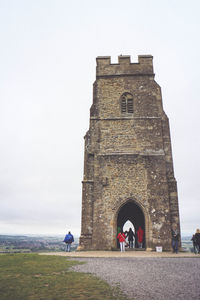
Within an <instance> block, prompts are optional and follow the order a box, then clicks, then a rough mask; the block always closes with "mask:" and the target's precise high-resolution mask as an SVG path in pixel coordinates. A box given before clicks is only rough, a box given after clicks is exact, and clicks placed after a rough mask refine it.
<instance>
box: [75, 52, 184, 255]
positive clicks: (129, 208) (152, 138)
mask: <svg viewBox="0 0 200 300" xmlns="http://www.w3.org/2000/svg"><path fill="white" fill-rule="evenodd" d="M152 60H153V57H152V56H151V55H139V56H138V63H131V62H130V56H119V57H118V63H117V64H111V60H110V56H103V57H97V59H96V61H97V67H96V81H95V82H94V86H93V104H92V106H91V109H90V127H89V130H88V132H87V133H86V135H85V156H84V157H85V159H84V177H83V182H82V183H83V188H82V230H81V237H80V246H79V249H80V250H81V249H82V250H88V249H91V250H92V249H93V250H95V249H96V250H101V249H107V250H109V249H113V248H116V247H117V239H116V236H117V230H119V228H123V226H124V224H125V223H126V221H128V220H129V221H130V222H131V223H132V224H133V226H134V229H135V231H137V230H138V227H139V226H141V227H142V228H143V230H144V240H143V248H146V249H155V247H156V246H159V245H160V246H162V247H163V249H164V250H169V249H170V248H171V228H172V225H173V224H176V226H178V228H179V229H180V224H179V209H178V197H177V185H176V180H175V178H174V171H173V161H172V152H171V141H170V131H169V123H168V118H167V116H166V114H165V112H164V111H163V106H162V96H161V88H160V86H159V85H158V84H157V83H156V81H155V80H154V71H153V61H152ZM136 247H137V241H136Z"/></svg>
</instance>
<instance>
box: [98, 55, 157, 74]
mask: <svg viewBox="0 0 200 300" xmlns="http://www.w3.org/2000/svg"><path fill="white" fill-rule="evenodd" d="M130 58H131V57H130V56H129V55H120V56H118V63H117V64H112V63H111V57H110V56H98V57H97V58H96V62H97V67H96V76H97V77H106V76H121V75H122V76H124V75H127V76H133V75H136V76H137V75H140V76H142V75H148V76H152V77H154V71H153V56H152V55H139V56H138V63H131V59H130Z"/></svg>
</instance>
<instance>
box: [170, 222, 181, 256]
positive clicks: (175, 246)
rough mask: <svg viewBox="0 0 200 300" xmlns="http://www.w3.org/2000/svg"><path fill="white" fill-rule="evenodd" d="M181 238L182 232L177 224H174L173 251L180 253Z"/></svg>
mask: <svg viewBox="0 0 200 300" xmlns="http://www.w3.org/2000/svg"><path fill="white" fill-rule="evenodd" d="M179 238H180V233H179V231H178V229H177V226H176V225H173V227H172V248H173V253H176V254H177V253H178V242H179Z"/></svg>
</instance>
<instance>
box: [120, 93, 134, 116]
mask: <svg viewBox="0 0 200 300" xmlns="http://www.w3.org/2000/svg"><path fill="white" fill-rule="evenodd" d="M121 113H129V114H132V113H133V96H132V95H131V94H129V93H124V94H123V95H122V96H121Z"/></svg>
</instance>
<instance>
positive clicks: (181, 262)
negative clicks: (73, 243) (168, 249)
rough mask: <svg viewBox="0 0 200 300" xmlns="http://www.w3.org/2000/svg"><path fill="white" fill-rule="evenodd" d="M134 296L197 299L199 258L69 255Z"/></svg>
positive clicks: (199, 298) (86, 269)
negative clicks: (80, 256)
mask: <svg viewBox="0 0 200 300" xmlns="http://www.w3.org/2000/svg"><path fill="white" fill-rule="evenodd" d="M72 259H73V260H78V261H81V262H82V261H84V262H87V263H86V264H84V265H77V266H75V267H73V270H75V271H78V272H86V273H92V274H95V275H97V276H98V277H100V278H102V279H104V280H106V281H107V282H108V283H109V284H110V285H114V286H115V285H116V284H118V285H119V287H120V288H121V290H122V291H123V292H124V293H125V294H126V295H127V296H128V297H129V298H130V299H135V300H152V299H154V300H177V299H181V300H192V299H195V300H200V258H199V257H193V258H179V257H177V258H150V257H146V258H138V257H131V258H129V257H123V258H93V257H92V258H72Z"/></svg>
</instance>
